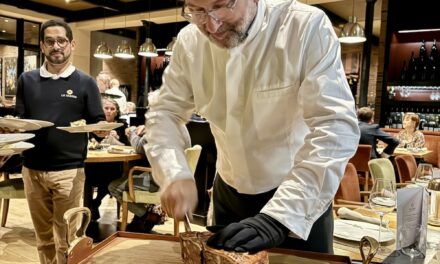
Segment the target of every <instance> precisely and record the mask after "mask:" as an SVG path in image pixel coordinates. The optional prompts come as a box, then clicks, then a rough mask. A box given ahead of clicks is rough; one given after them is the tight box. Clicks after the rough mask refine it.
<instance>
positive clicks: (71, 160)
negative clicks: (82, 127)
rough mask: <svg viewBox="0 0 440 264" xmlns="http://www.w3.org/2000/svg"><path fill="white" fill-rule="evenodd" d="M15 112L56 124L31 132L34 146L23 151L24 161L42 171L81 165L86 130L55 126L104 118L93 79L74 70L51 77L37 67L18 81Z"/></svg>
mask: <svg viewBox="0 0 440 264" xmlns="http://www.w3.org/2000/svg"><path fill="white" fill-rule="evenodd" d="M16 98H17V101H16V108H15V110H16V114H17V115H19V116H20V117H21V118H31V119H39V120H45V121H50V122H52V123H54V124H55V125H54V126H52V127H49V128H43V129H40V130H37V131H34V132H32V133H35V137H34V138H32V139H30V140H29V142H31V143H33V144H34V145H35V147H34V148H32V149H30V150H27V151H25V152H24V153H23V155H24V165H25V166H26V167H28V168H30V169H34V170H41V171H59V170H66V169H73V168H81V167H83V166H84V160H85V158H86V155H87V134H86V133H68V132H66V131H63V130H60V129H57V128H56V127H58V126H70V122H73V121H76V120H79V119H85V120H86V121H87V124H92V123H96V122H98V121H101V120H105V116H104V112H103V109H102V104H101V96H100V94H99V90H98V87H97V85H96V82H95V81H94V80H93V79H92V78H91V77H90V76H88V75H86V74H85V73H83V72H81V71H79V70H75V71H74V72H73V73H72V74H71V75H70V76H69V77H67V78H59V79H57V80H53V79H51V78H44V77H41V76H40V71H39V70H33V71H29V72H24V73H23V74H21V76H20V77H19V79H18V84H17V97H16Z"/></svg>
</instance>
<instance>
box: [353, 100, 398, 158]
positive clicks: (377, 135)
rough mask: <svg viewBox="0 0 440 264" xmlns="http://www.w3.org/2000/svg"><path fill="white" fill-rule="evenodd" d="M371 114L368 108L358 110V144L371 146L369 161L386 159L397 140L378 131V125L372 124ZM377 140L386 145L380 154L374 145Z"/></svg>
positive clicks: (391, 152)
mask: <svg viewBox="0 0 440 264" xmlns="http://www.w3.org/2000/svg"><path fill="white" fill-rule="evenodd" d="M373 114H374V113H373V110H371V108H369V107H362V108H360V109H359V110H358V120H359V129H360V131H361V137H360V138H359V144H367V145H371V147H372V151H371V159H376V158H380V157H382V158H388V157H389V156H390V155H391V154H393V152H394V150H395V149H396V147H397V145H399V140H397V138H395V137H393V136H391V135H390V134H387V133H385V132H383V131H382V130H380V127H379V125H377V124H373ZM378 140H381V141H382V142H384V143H386V144H387V146H386V148H385V149H384V150H383V152H382V153H381V154H379V153H378V152H377V147H376V143H377V141H378Z"/></svg>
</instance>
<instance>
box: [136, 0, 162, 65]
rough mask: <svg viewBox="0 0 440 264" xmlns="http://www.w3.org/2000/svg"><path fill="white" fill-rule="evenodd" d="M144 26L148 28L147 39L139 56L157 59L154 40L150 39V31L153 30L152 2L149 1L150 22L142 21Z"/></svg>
mask: <svg viewBox="0 0 440 264" xmlns="http://www.w3.org/2000/svg"><path fill="white" fill-rule="evenodd" d="M142 24H143V25H144V27H145V28H146V31H147V37H146V38H145V42H144V43H143V44H142V45H141V46H140V47H139V52H138V55H139V56H144V57H157V56H158V55H159V54H157V49H156V46H155V45H154V43H153V40H152V39H151V38H150V29H151V1H148V20H142Z"/></svg>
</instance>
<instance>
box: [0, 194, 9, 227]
mask: <svg viewBox="0 0 440 264" xmlns="http://www.w3.org/2000/svg"><path fill="white" fill-rule="evenodd" d="M2 207H3V209H2V222H1V227H5V225H6V219H7V218H8V210H9V199H3V206H2Z"/></svg>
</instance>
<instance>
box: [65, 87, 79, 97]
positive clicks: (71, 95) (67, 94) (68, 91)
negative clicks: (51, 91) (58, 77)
mask: <svg viewBox="0 0 440 264" xmlns="http://www.w3.org/2000/svg"><path fill="white" fill-rule="evenodd" d="M61 97H69V98H74V99H76V98H78V96H76V95H74V94H73V90H72V89H69V90H67V91H66V93H65V94H61Z"/></svg>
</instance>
